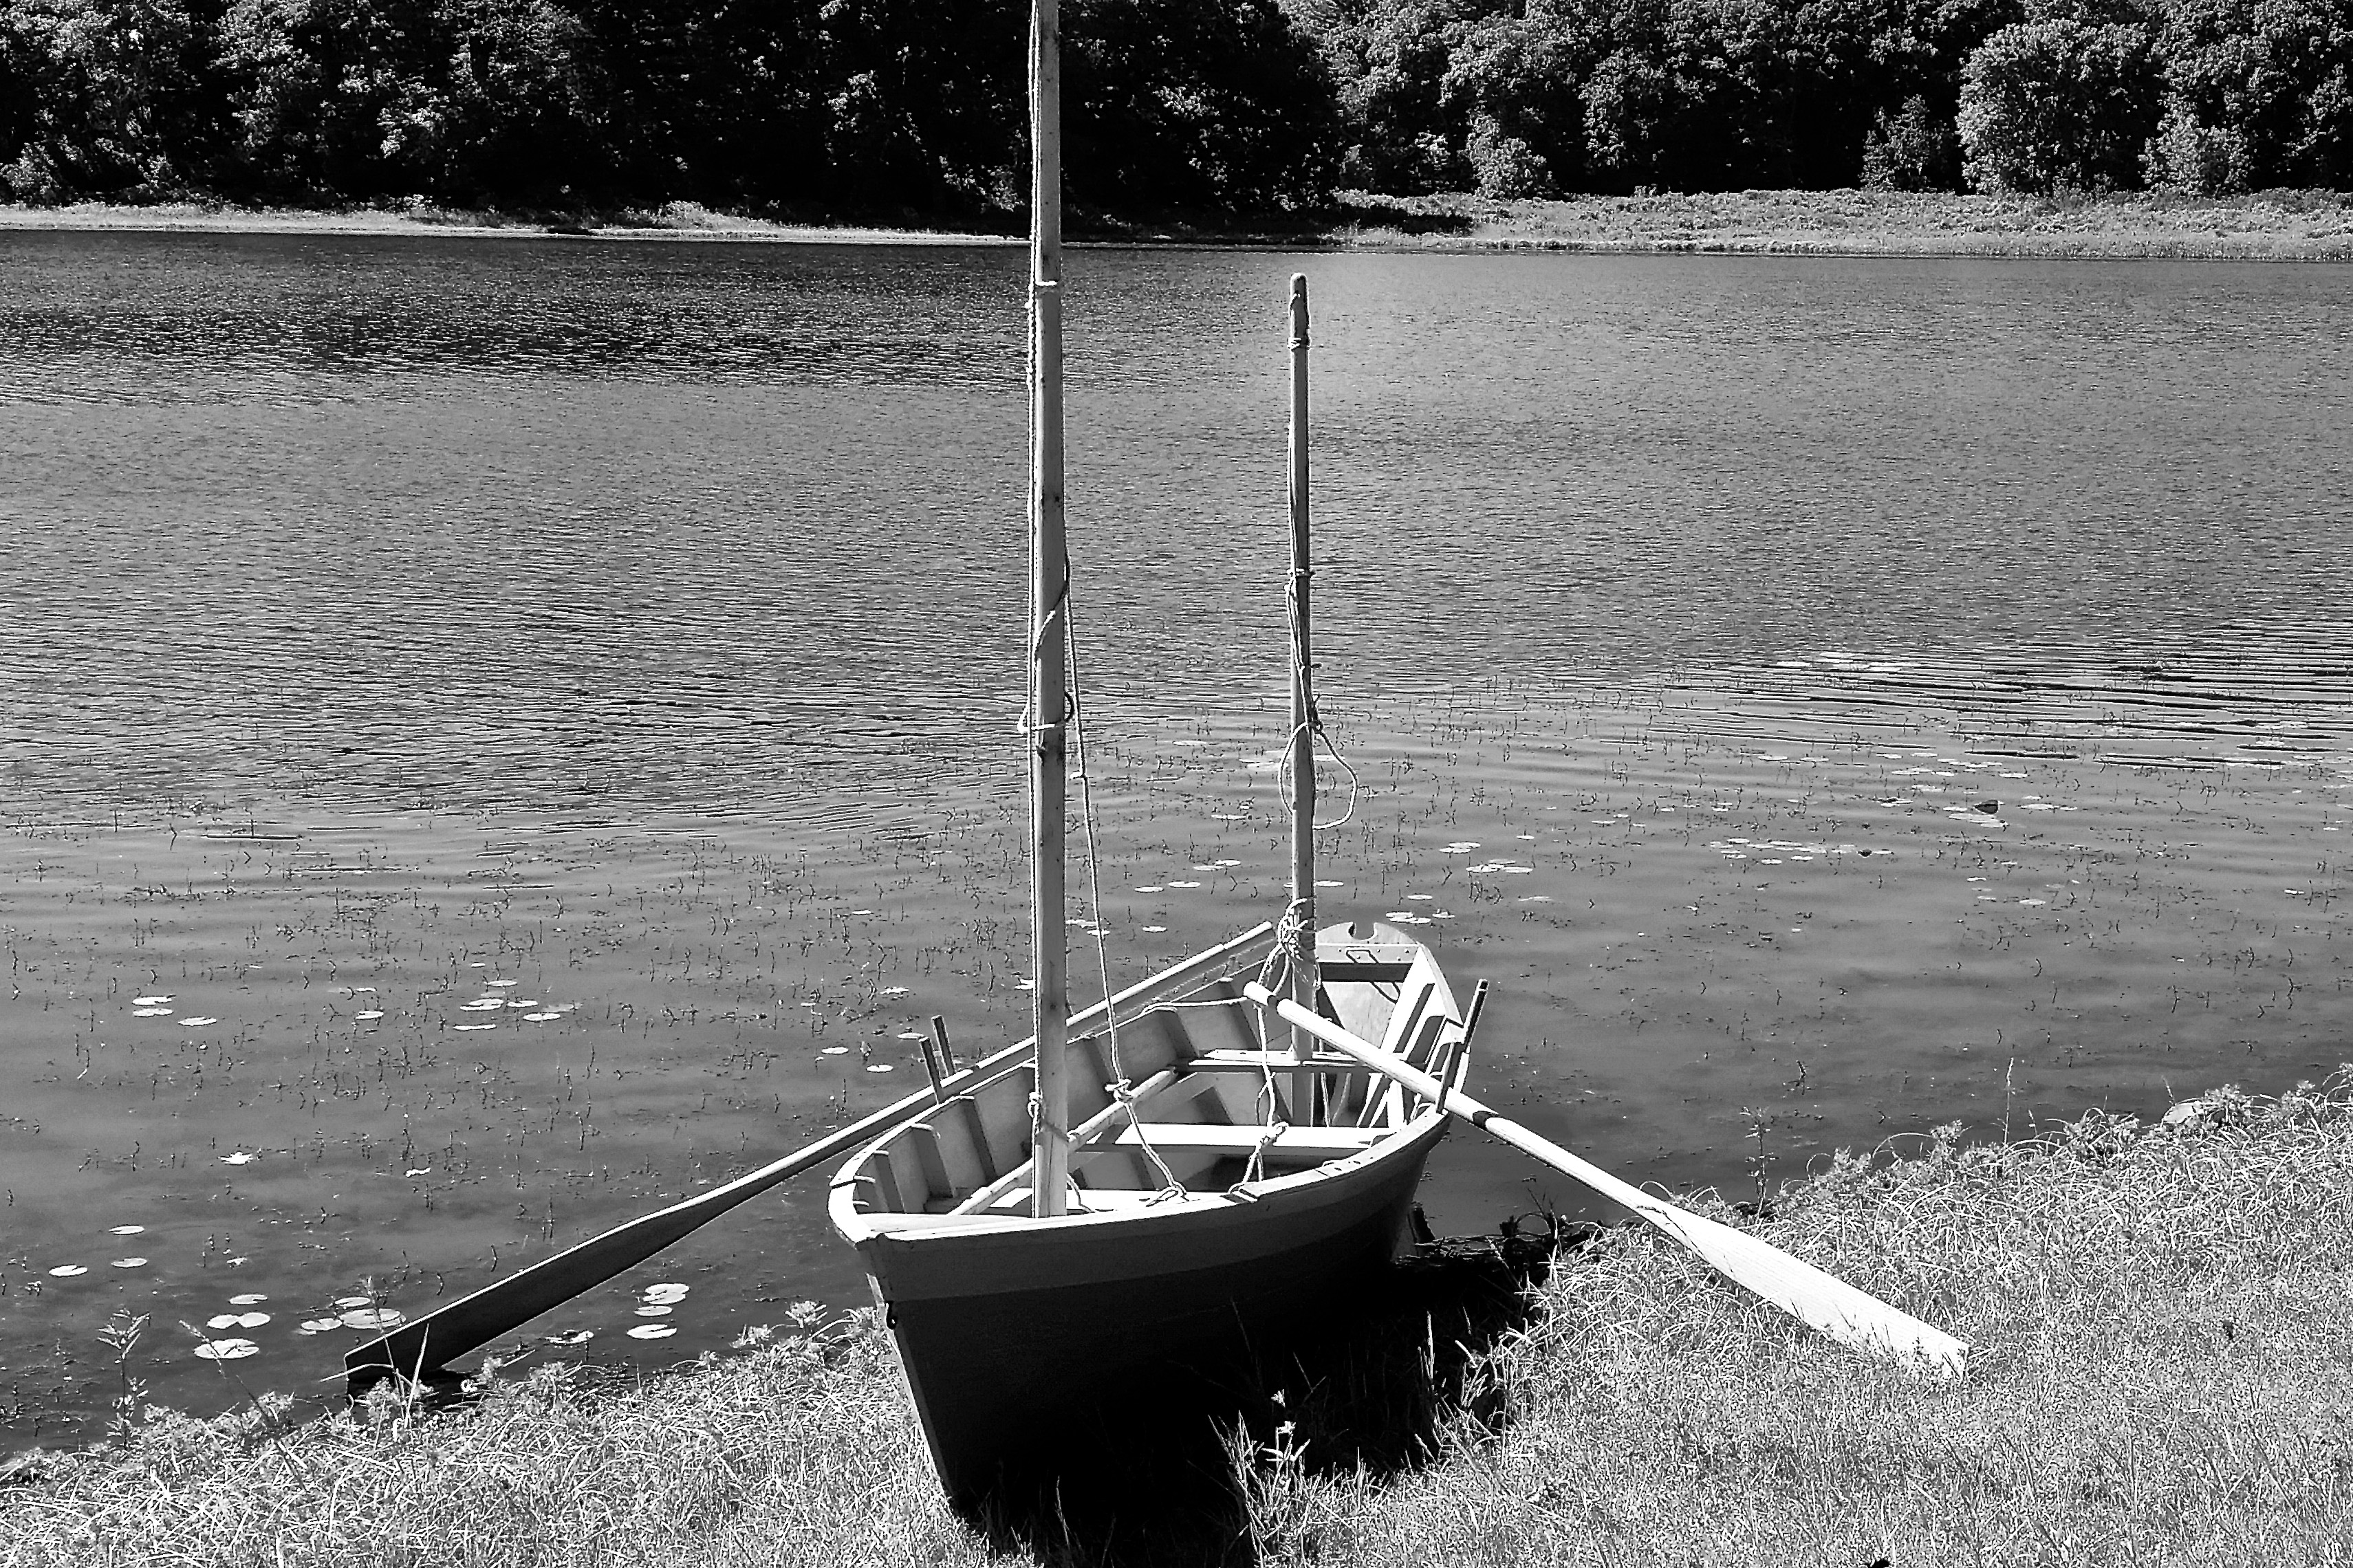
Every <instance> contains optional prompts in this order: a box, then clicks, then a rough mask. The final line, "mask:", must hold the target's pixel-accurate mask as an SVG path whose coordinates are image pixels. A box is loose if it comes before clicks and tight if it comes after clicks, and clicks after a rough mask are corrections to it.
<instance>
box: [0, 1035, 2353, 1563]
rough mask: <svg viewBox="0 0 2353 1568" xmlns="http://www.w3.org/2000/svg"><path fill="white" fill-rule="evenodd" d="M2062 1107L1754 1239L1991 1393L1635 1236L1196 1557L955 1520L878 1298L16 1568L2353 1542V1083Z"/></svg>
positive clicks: (59, 1528) (7, 1512)
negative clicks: (1961, 1347) (811, 1325)
mask: <svg viewBox="0 0 2353 1568" xmlns="http://www.w3.org/2000/svg"><path fill="white" fill-rule="evenodd" d="M2046 1131H2047V1133H2048V1135H2047V1136H2044V1137H2042V1138H2040V1139H2038V1140H2035V1141H2032V1142H2024V1143H2019V1144H1989V1145H1976V1146H1971V1145H1965V1144H1963V1143H1962V1142H1960V1141H1959V1129H1958V1128H1957V1127H1955V1128H1949V1129H1941V1130H1939V1131H1938V1133H1937V1134H1936V1136H1934V1137H1931V1138H1927V1139H1925V1140H1922V1141H1919V1142H1920V1143H1921V1144H1922V1145H1923V1146H1920V1147H1916V1148H1914V1149H1911V1150H1908V1151H1907V1152H1906V1153H1907V1157H1905V1158H1900V1159H1896V1158H1888V1157H1882V1158H1878V1159H1859V1158H1852V1157H1841V1160H1840V1161H1839V1162H1838V1163H1836V1164H1835V1165H1834V1166H1833V1167H1832V1168H1831V1169H1830V1170H1828V1171H1826V1172H1822V1173H1818V1174H1817V1175H1816V1176H1814V1177H1813V1178H1812V1179H1810V1181H1808V1182H1806V1183H1804V1184H1800V1185H1799V1186H1797V1187H1795V1188H1793V1189H1791V1190H1789V1191H1788V1192H1787V1193H1785V1194H1783V1195H1782V1197H1781V1199H1780V1200H1779V1201H1778V1205H1777V1207H1776V1210H1775V1212H1774V1214H1773V1216H1772V1217H1771V1218H1769V1219H1767V1220H1763V1221H1744V1222H1743V1223H1745V1224H1753V1225H1755V1226H1756V1227H1757V1229H1758V1231H1759V1232H1760V1234H1763V1235H1765V1236H1767V1237H1769V1238H1770V1239H1772V1240H1773V1241H1775V1242H1776V1243H1777V1244H1778V1245H1781V1246H1783V1247H1788V1249H1789V1250H1791V1251H1793V1252H1796V1253H1797V1254H1799V1256H1802V1257H1805V1258H1809V1259H1810V1260H1812V1261H1814V1262H1817V1263H1819V1264H1821V1265H1823V1266H1824V1267H1827V1268H1831V1269H1832V1270H1833V1271H1834V1272H1837V1273H1839V1274H1841V1276H1842V1277H1844V1278H1847V1279H1852V1280H1853V1281H1854V1282H1855V1283H1856V1284H1858V1285H1860V1286H1862V1288H1863V1289H1869V1290H1872V1291H1873V1292H1875V1293H1877V1294H1880V1295H1882V1296H1883V1297H1884V1298H1886V1299H1888V1300H1893V1301H1894V1302H1895V1303H1896V1304H1897V1305H1899V1306H1902V1307H1905V1309H1907V1310H1912V1311H1914V1312H1915V1313H1918V1314H1919V1315H1921V1316H1924V1317H1926V1318H1929V1319H1931V1320H1932V1321H1936V1322H1938V1323H1940V1324H1942V1325H1944V1326H1946V1327H1948V1328H1950V1329H1952V1330H1953V1331H1956V1332H1957V1333H1959V1334H1961V1335H1962V1336H1963V1337H1964V1338H1966V1339H1968V1340H1969V1341H1971V1342H1973V1344H1974V1346H1975V1349H1974V1352H1973V1355H1972V1363H1971V1370H1970V1373H1969V1375H1968V1379H1967V1380H1966V1381H1965V1382H1964V1383H1962V1384H1959V1385H1957V1386H1947V1385H1943V1384H1933V1383H1928V1382H1924V1381H1922V1380H1920V1379H1918V1378H1915V1377H1914V1376H1912V1375H1909V1374H1907V1373H1903V1372H1901V1371H1898V1370H1895V1369H1894V1368H1891V1367H1888V1366H1884V1365H1882V1364H1879V1363H1874V1362H1870V1361H1866V1360H1864V1359H1862V1358H1861V1357H1859V1356H1856V1355H1854V1354H1852V1353H1850V1352H1845V1351H1842V1350H1841V1349H1839V1348H1838V1347H1836V1346H1833V1345H1831V1344H1830V1343H1828V1342H1825V1341H1823V1340H1821V1339H1820V1338H1818V1337H1816V1336H1814V1335H1812V1334H1811V1333H1810V1332H1809V1331H1805V1330H1803V1329H1801V1328H1799V1327H1797V1326H1796V1325H1794V1324H1792V1323H1791V1322H1789V1321H1788V1320H1787V1319H1785V1318H1782V1317H1781V1316H1779V1315H1778V1314H1777V1313H1775V1312H1773V1311H1772V1310H1769V1309H1767V1308H1764V1307H1762V1306H1760V1305H1759V1304H1757V1302H1755V1301H1754V1300H1750V1299H1748V1298H1746V1297H1745V1296H1743V1295H1741V1294H1739V1293H1737V1292H1736V1291H1734V1290H1732V1289H1728V1288H1726V1287H1725V1286H1723V1285H1722V1284H1721V1283H1720V1282H1719V1281H1717V1280H1716V1279H1715V1278H1714V1277H1713V1276H1711V1275H1709V1274H1708V1273H1707V1271H1706V1270H1704V1268H1701V1267H1699V1266H1697V1265H1696V1264H1694V1263H1692V1262H1690V1261H1689V1260H1688V1259H1687V1258H1684V1257H1683V1255H1682V1254H1681V1253H1679V1252H1676V1251H1673V1250H1672V1249H1670V1248H1669V1247H1666V1246H1665V1245H1663V1244H1662V1243H1659V1242H1656V1241H1655V1240H1652V1239H1651V1238H1649V1237H1647V1235H1646V1234H1642V1233H1637V1232H1634V1231H1631V1230H1616V1231H1610V1232H1608V1233H1606V1234H1605V1235H1604V1236H1602V1237H1600V1238H1599V1240H1598V1241H1596V1242H1595V1243H1593V1244H1592V1245H1590V1246H1588V1247H1586V1248H1585V1249H1584V1250H1582V1251H1579V1252H1577V1253H1575V1254H1573V1255H1570V1256H1567V1257H1566V1258H1563V1259H1562V1261H1560V1262H1559V1264H1558V1265H1557V1266H1556V1267H1555V1268H1553V1269H1552V1271H1551V1274H1550V1277H1549V1279H1546V1281H1545V1282H1544V1283H1543V1284H1542V1285H1541V1287H1540V1288H1538V1289H1536V1290H1535V1293H1534V1297H1533V1299H1532V1301H1531V1302H1530V1303H1529V1304H1528V1306H1527V1307H1526V1308H1525V1310H1524V1312H1523V1314H1522V1317H1521V1318H1520V1320H1519V1321H1517V1326H1516V1327H1513V1328H1511V1329H1510V1330H1509V1331H1504V1332H1501V1333H1499V1334H1497V1335H1495V1336H1494V1337H1493V1339H1492V1341H1491V1342H1489V1343H1488V1345H1487V1348H1486V1349H1485V1350H1484V1351H1483V1352H1481V1353H1478V1354H1476V1355H1473V1356H1472V1357H1471V1358H1470V1360H1469V1363H1468V1364H1467V1365H1466V1366H1464V1367H1462V1368H1460V1369H1458V1370H1457V1372H1456V1373H1455V1374H1453V1375H1452V1376H1451V1380H1450V1379H1449V1378H1448V1377H1447V1376H1444V1375H1440V1374H1438V1373H1431V1372H1430V1371H1428V1370H1427V1369H1428V1368H1431V1367H1434V1366H1435V1365H1436V1357H1435V1352H1436V1348H1437V1345H1438V1343H1439V1342H1440V1338H1441V1336H1440V1335H1433V1336H1431V1339H1430V1349H1431V1353H1430V1355H1429V1356H1426V1357H1425V1358H1424V1361H1423V1363H1422V1364H1423V1365H1424V1367H1425V1369H1426V1370H1425V1376H1427V1377H1430V1379H1431V1380H1432V1382H1433V1385H1434V1384H1437V1383H1449V1384H1450V1386H1448V1387H1446V1388H1443V1389H1439V1390H1437V1391H1436V1392H1435V1393H1433V1394H1429V1395H1428V1397H1426V1398H1425V1401H1424V1402H1425V1404H1427V1405H1429V1407H1430V1412H1431V1415H1432V1419H1431V1420H1430V1423H1429V1425H1428V1427H1427V1432H1426V1436H1425V1439H1424V1441H1423V1443H1422V1445H1421V1447H1422V1449H1423V1452H1422V1453H1421V1454H1420V1455H1419V1457H1418V1458H1414V1459H1413V1460H1412V1461H1411V1462H1407V1463H1402V1464H1373V1463H1367V1462H1366V1459H1365V1454H1364V1450H1363V1449H1362V1448H1361V1447H1351V1446H1350V1442H1349V1439H1348V1435H1347V1433H1346V1432H1345V1431H1344V1430H1342V1429H1341V1427H1340V1426H1338V1425H1335V1421H1334V1420H1333V1419H1332V1418H1330V1416H1329V1408H1331V1407H1332V1405H1331V1402H1330V1401H1328V1400H1326V1399H1324V1397H1323V1395H1324V1393H1325V1392H1327V1390H1326V1389H1325V1388H1324V1385H1323V1384H1320V1383H1314V1380H1311V1385H1309V1386H1303V1387H1302V1388H1300V1389H1298V1390H1295V1391H1294V1392H1293V1396H1292V1398H1291V1401H1290V1403H1289V1404H1288V1405H1284V1406H1283V1407H1282V1409H1281V1410H1280V1411H1278V1412H1277V1413H1276V1414H1277V1415H1280V1416H1281V1418H1282V1424H1281V1425H1268V1424H1265V1423H1261V1425H1260V1426H1258V1427H1257V1428H1256V1430H1255V1432H1254V1435H1253V1436H1250V1437H1249V1438H1246V1439H1241V1438H1238V1439H1236V1440H1235V1442H1234V1443H1233V1444H1232V1445H1231V1447H1230V1449H1229V1466H1228V1468H1227V1470H1226V1473H1225V1475H1224V1476H1223V1477H1221V1478H1219V1489H1218V1490H1219V1495H1220V1496H1222V1497H1223V1498H1225V1499H1226V1500H1227V1502H1228V1504H1229V1506H1228V1508H1227V1510H1226V1511H1225V1513H1224V1514H1222V1515H1221V1516H1219V1518H1217V1519H1214V1520H1211V1521H1209V1523H1210V1525H1212V1526H1213V1528H1212V1529H1210V1531H1209V1532H1208V1535H1207V1536H1198V1537H1197V1538H1196V1539H1195V1540H1194V1542H1193V1543H1192V1544H1191V1545H1189V1546H1186V1547H1183V1548H1182V1549H1181V1550H1180V1549H1179V1548H1176V1547H1173V1546H1171V1544H1170V1542H1171V1541H1173V1540H1174V1539H1175V1537H1174V1535H1173V1534H1171V1533H1170V1532H1168V1531H1160V1532H1158V1536H1157V1539H1155V1531H1154V1530H1153V1529H1152V1527H1151V1521H1150V1520H1149V1519H1148V1518H1142V1519H1139V1518H1138V1517H1137V1505H1136V1504H1134V1503H1133V1502H1131V1503H1130V1504H1129V1505H1128V1508H1129V1512H1128V1514H1127V1516H1126V1517H1125V1518H1124V1520H1122V1521H1120V1522H1119V1524H1118V1527H1117V1530H1116V1531H1113V1530H1112V1529H1111V1527H1108V1526H1106V1527H1105V1531H1106V1533H1105V1534H1099V1535H1096V1536H1092V1537H1090V1536H1087V1535H1086V1534H1085V1531H1084V1530H1083V1529H1078V1528H1073V1527H1071V1525H1070V1524H1069V1522H1068V1518H1069V1516H1068V1515H1066V1514H1065V1512H1064V1511H1063V1510H1059V1509H1057V1510H1049V1511H1048V1513H1047V1514H1046V1515H1045V1516H1043V1518H1044V1523H1043V1524H1042V1525H1041V1524H1039V1522H1038V1521H1031V1522H1030V1524H1029V1525H1028V1526H1019V1525H1018V1524H1017V1525H1015V1526H1014V1527H1010V1528H1008V1527H1006V1521H994V1524H995V1526H996V1527H995V1528H984V1529H979V1530H976V1529H975V1528H973V1527H972V1526H971V1525H969V1524H968V1523H966V1522H965V1521H959V1520H958V1519H957V1518H955V1516H954V1515H952V1514H951V1513H950V1512H949V1511H948V1510H947V1509H946V1508H945V1506H944V1504H943V1503H942V1502H941V1500H940V1499H939V1496H938V1493H937V1491H936V1489H935V1488H934V1486H933V1485H932V1483H931V1481H930V1479H929V1475H928V1472H927V1470H926V1468H925V1466H924V1462H923V1457H922V1454H921V1451H920V1445H919V1443H918V1441H917V1439H916V1438H915V1436H914V1435H913V1423H912V1421H911V1420H909V1419H908V1418H907V1417H906V1416H905V1415H904V1414H903V1413H902V1403H901V1399H902V1396H901V1395H900V1394H899V1392H898V1389H897V1385H896V1383H895V1380H894V1376H893V1373H892V1367H891V1360H890V1351H889V1344H888V1341H887V1338H885V1337H884V1336H883V1335H881V1333H880V1332H879V1331H877V1330H876V1329H875V1328H874V1327H873V1325H872V1324H871V1321H855V1322H850V1323H848V1324H843V1325H838V1326H836V1327H833V1328H829V1329H824V1330H819V1331H813V1332H812V1331H788V1332H787V1333H786V1334H785V1335H784V1336H782V1337H780V1338H777V1339H776V1340H775V1341H774V1342H769V1343H766V1344H764V1345H760V1346H757V1347H754V1348H752V1349H750V1350H749V1351H748V1352H747V1353H745V1354H742V1355H737V1356H730V1357H724V1358H718V1357H713V1358H706V1359H705V1361H704V1362H703V1363H700V1364H699V1365H696V1366H693V1367H691V1368H686V1369H682V1370H681V1371H678V1372H675V1373H667V1374H663V1375H659V1376H653V1377H646V1378H632V1377H627V1376H616V1375H611V1374H598V1373H584V1372H582V1371H581V1370H579V1369H577V1368H565V1367H545V1368H540V1369H538V1370H536V1371H533V1372H529V1373H524V1374H523V1375H522V1376H520V1377H515V1376H512V1375H509V1376H502V1377H501V1378H499V1379H497V1380H495V1383H494V1386H493V1387H492V1388H491V1390H490V1391H489V1392H488V1393H487V1394H484V1396H483V1397H481V1398H480V1399H478V1400H477V1401H475V1402H473V1403H471V1404H470V1405H466V1406H463V1407H461V1408H459V1409H456V1410H453V1411H450V1412H448V1413H444V1414H441V1415H424V1414H420V1413H417V1412H414V1411H410V1410H408V1409H406V1408H405V1407H404V1406H403V1405H401V1404H400V1402H399V1401H398V1400H396V1399H394V1398H391V1397H388V1396H386V1397H382V1398H379V1399H378V1400H377V1401H376V1402H375V1404H374V1405H372V1406H371V1407H370V1408H369V1409H368V1410H367V1411H364V1412H363V1413H361V1414H360V1415H358V1416H356V1417H345V1416H338V1417H335V1418H332V1419H328V1420H323V1421H318V1422H313V1423H311V1424H309V1425H307V1426H296V1427H291V1428H289V1429H286V1430H282V1431H281V1430H277V1429H275V1427H274V1426H273V1423H272V1422H271V1420H270V1418H269V1416H268V1415H266V1414H264V1412H263V1411H262V1410H260V1409H255V1410H249V1411H248V1412H246V1413H244V1414H243V1415H234V1416H227V1417H222V1418H220V1419H218V1420H216V1421H212V1422H197V1421H193V1420H190V1419H187V1418H185V1417H180V1416H174V1415H160V1414H159V1415H154V1416H153V1417H152V1418H151V1419H150V1420H149V1422H148V1423H147V1425H146V1426H145V1428H144V1430H143V1431H142V1432H141V1433H140V1434H138V1435H137V1436H135V1437H133V1438H132V1440H130V1441H128V1442H126V1443H121V1444H117V1445H115V1446H112V1447H108V1448H104V1449H100V1450H96V1451H93V1452H90V1453H86V1454H80V1455H75V1456H68V1457H63V1458H58V1459H56V1460H54V1461H52V1462H51V1463H50V1464H49V1465H47V1467H46V1468H44V1469H43V1470H42V1472H41V1473H40V1474H39V1475H38V1476H37V1479H32V1480H31V1481H29V1482H28V1483H27V1484H23V1485H19V1486H16V1487H13V1488H7V1489H0V1564H5V1565H6V1568H50V1565H52V1564H66V1563H73V1564H83V1563H165V1562H168V1563H175V1564H191V1565H195V1564H215V1563H217V1564H223V1565H227V1564H232V1563H338V1564H340V1563H353V1564H358V1563H369V1564H379V1563H382V1564H389V1563H457V1562H464V1563H486V1564H508V1563H514V1564H522V1563H559V1562H560V1563H600V1564H601V1563H611V1564H622V1563H629V1564H637V1563H647V1564H651V1563H664V1564H670V1563H808V1564H812V1565H815V1564H835V1563H942V1564H974V1565H977V1564H983V1563H1138V1562H1226V1563H1253V1562H1255V1563H1297V1562H1308V1561H1314V1562H1318V1563H1365V1564H1399V1565H1403V1564H1419V1563H1460V1562H1478V1563H1597V1564H1599V1563H1612V1564H1648V1563H1657V1564H1662V1565H1663V1564H1668V1563H1672V1564H1676V1565H1678V1568H1681V1565H1683V1564H1688V1563H1709V1564H1716V1563H1799V1562H1806V1563H1853V1564H1864V1563H1880V1562H1886V1563H1895V1564H1904V1565H1905V1568H1913V1565H1917V1564H1926V1563H2072V1562H2084V1563H2104V1562H2120V1561H2134V1562H2140V1563H2185V1564H2186V1563H2199V1564H2218V1563H2219V1564H2229V1563H2249V1564H2253V1563H2281V1562H2292V1563H2328V1562H2346V1561H2348V1560H2353V1540H2348V1537H2347V1535H2346V1533H2345V1531H2344V1528H2343V1523H2342V1521H2344V1520H2345V1519H2346V1518H2348V1517H2353V1312H2348V1310H2347V1309H2348V1305H2353V1079H2348V1077H2347V1076H2346V1075H2345V1074H2340V1075H2339V1077H2338V1078H2337V1079H2334V1080H2332V1082H2331V1084H2330V1085H2329V1086H2328V1087H2327V1089H2313V1088H2311V1087H2310V1086H2305V1087H2302V1088H2299V1089H2296V1090H2295V1091H2292V1092H2290V1093H2288V1094H2285V1095H2283V1096H2281V1097H2280V1098H2279V1099H2277V1100H2262V1101H2258V1100H2251V1099H2249V1098H2247V1097H2245V1096H2243V1095H2240V1094H2237V1093H2235V1092H2234V1091H2230V1090H2221V1091H2217V1092H2215V1093H2213V1094H2210V1095H2208V1096H2206V1097H2204V1098H2203V1099H2201V1100H2199V1101H2196V1102H2192V1103H2191V1105H2190V1106H2189V1107H2187V1108H2177V1111H2176V1113H2175V1114H2174V1115H2173V1116H2171V1117H2169V1118H2168V1121H2166V1122H2165V1123H2163V1124H2158V1125H2153V1126H2144V1125H2141V1124H2139V1123H2137V1122H2136V1121H2132V1120H2131V1119H2129V1118H2112V1117H2106V1116H2103V1115H2101V1114H2098V1113H2094V1114H2092V1115H2089V1116H2087V1117H2085V1118H2084V1119H2082V1120H2081V1121H2076V1122H2073V1123H2070V1124H2067V1125H2065V1126H2063V1127H2060V1128H2057V1129H2054V1130H2046ZM1718 1212H1719V1213H1726V1214H1728V1213H1729V1211H1725V1210H1721V1209H1719V1211H1718ZM1395 1370H1396V1369H1395V1368H1394V1367H1392V1368H1391V1372H1392V1373H1394V1372H1395ZM1357 1410H1358V1415H1357V1416H1356V1418H1358V1419H1361V1412H1362V1406H1361V1405H1359V1406H1358V1407H1357ZM1212 1511H1213V1512H1214V1511H1215V1510H1212ZM990 1522H991V1521H984V1523H985V1524H987V1523H990ZM1191 1522H1193V1523H1194V1524H1196V1525H1198V1524H1199V1523H1201V1521H1200V1520H1199V1519H1198V1518H1197V1519H1195V1520H1193V1521H1191ZM1123 1531H1124V1533H1121V1532H1123Z"/></svg>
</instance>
